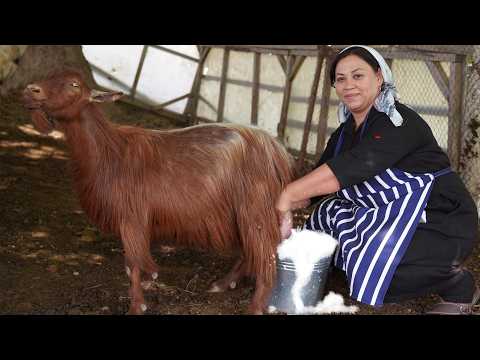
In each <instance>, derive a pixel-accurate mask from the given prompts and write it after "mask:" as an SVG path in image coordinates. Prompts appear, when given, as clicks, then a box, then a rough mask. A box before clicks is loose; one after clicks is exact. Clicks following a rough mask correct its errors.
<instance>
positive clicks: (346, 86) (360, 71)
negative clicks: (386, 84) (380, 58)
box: [335, 54, 383, 114]
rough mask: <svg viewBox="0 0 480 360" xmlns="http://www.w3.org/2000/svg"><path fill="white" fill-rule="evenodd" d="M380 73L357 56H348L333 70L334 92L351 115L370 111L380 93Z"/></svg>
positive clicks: (381, 79)
mask: <svg viewBox="0 0 480 360" xmlns="http://www.w3.org/2000/svg"><path fill="white" fill-rule="evenodd" d="M382 83H383V77H382V72H381V70H380V69H378V71H377V72H375V71H374V70H373V69H372V67H371V66H370V65H369V64H368V63H367V62H366V61H364V60H363V59H362V58H360V57H358V56H357V55H353V54H352V55H348V56H346V57H345V58H343V59H342V60H340V61H339V62H338V64H337V68H336V69H335V90H336V92H337V95H338V97H339V98H340V100H341V101H342V102H343V103H344V104H345V105H346V106H347V107H348V109H349V110H350V111H351V112H352V113H353V114H356V113H357V114H361V113H363V112H366V111H368V110H369V109H370V107H371V106H372V105H373V103H374V101H375V99H376V98H377V96H378V94H379V93H380V88H381V86H382Z"/></svg>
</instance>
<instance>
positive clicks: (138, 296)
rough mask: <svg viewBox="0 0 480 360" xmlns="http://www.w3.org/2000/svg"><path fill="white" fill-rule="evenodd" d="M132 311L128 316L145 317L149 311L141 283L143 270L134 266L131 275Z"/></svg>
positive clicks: (130, 310) (129, 292)
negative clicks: (145, 313)
mask: <svg viewBox="0 0 480 360" xmlns="http://www.w3.org/2000/svg"><path fill="white" fill-rule="evenodd" d="M128 294H129V295H130V309H129V310H128V313H127V314H128V315H143V314H144V312H145V311H146V310H147V305H146V304H145V298H144V297H143V289H142V283H141V270H140V268H139V267H138V266H135V265H133V266H132V269H131V273H130V289H129V291H128Z"/></svg>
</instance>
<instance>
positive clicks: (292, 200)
mask: <svg viewBox="0 0 480 360" xmlns="http://www.w3.org/2000/svg"><path fill="white" fill-rule="evenodd" d="M338 190H340V183H339V182H338V180H337V178H336V176H335V174H334V173H333V172H332V170H331V169H330V167H329V166H328V165H327V164H323V165H321V166H320V167H319V168H317V169H315V170H313V171H312V172H311V173H309V174H307V175H305V176H304V177H302V178H300V179H298V180H296V181H294V182H292V183H290V184H288V185H287V187H286V188H285V189H284V190H283V191H282V193H281V194H280V198H279V199H278V201H277V206H276V208H277V210H278V211H279V212H280V214H283V213H285V212H287V211H289V210H293V209H294V208H295V207H298V204H301V203H302V202H304V201H306V200H308V199H310V198H312V197H315V196H319V195H326V194H331V193H334V192H336V191H338Z"/></svg>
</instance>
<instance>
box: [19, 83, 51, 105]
mask: <svg viewBox="0 0 480 360" xmlns="http://www.w3.org/2000/svg"><path fill="white" fill-rule="evenodd" d="M46 99H47V97H46V96H45V92H44V91H43V89H42V88H41V87H40V86H38V85H35V84H30V85H27V87H26V88H25V90H23V99H22V100H23V105H24V107H25V108H27V109H28V110H37V109H40V108H41V107H42V104H43V102H44V101H45V100H46Z"/></svg>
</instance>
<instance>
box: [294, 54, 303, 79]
mask: <svg viewBox="0 0 480 360" xmlns="http://www.w3.org/2000/svg"><path fill="white" fill-rule="evenodd" d="M305 59H306V56H302V55H300V56H297V58H296V59H295V64H294V65H293V69H292V73H291V74H290V78H291V81H293V80H295V77H296V76H297V74H298V71H299V70H300V68H301V67H302V65H303V62H304V61H305Z"/></svg>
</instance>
